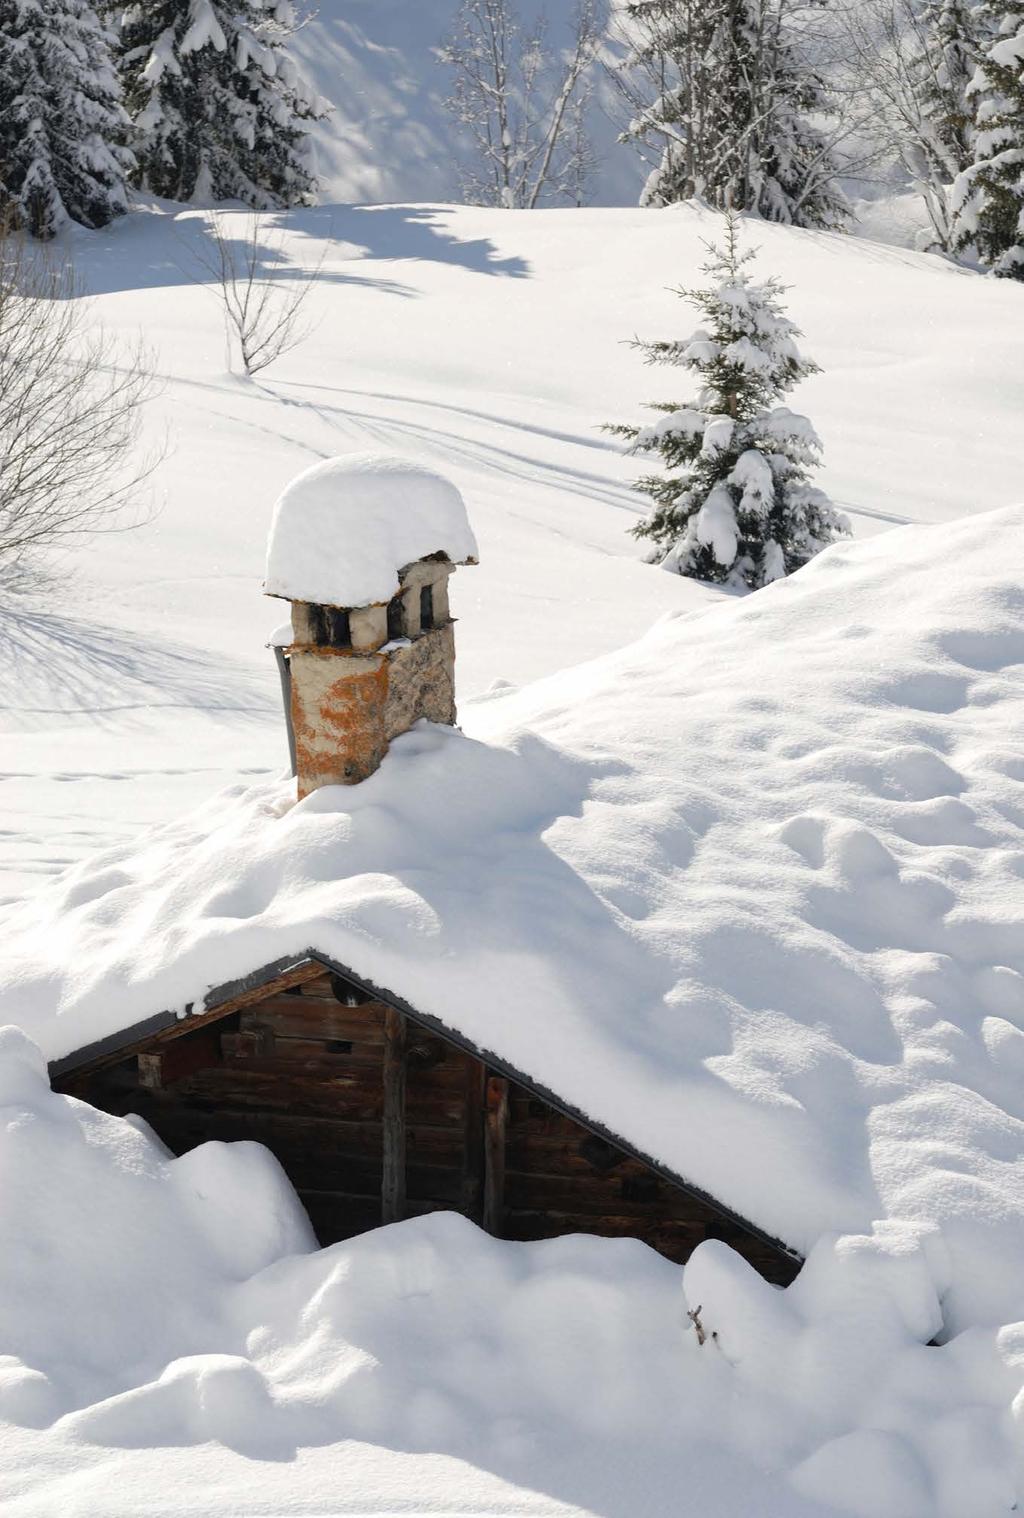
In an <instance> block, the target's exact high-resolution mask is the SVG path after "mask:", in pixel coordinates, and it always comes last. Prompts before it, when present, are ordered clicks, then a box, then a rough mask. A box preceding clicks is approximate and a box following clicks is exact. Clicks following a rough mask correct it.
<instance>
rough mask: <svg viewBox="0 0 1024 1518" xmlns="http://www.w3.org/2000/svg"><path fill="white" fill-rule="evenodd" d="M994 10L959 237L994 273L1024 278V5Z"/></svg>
mask: <svg viewBox="0 0 1024 1518" xmlns="http://www.w3.org/2000/svg"><path fill="white" fill-rule="evenodd" d="M986 11H987V14H988V16H989V17H990V18H991V21H992V23H993V30H994V31H995V37H994V40H993V41H991V42H990V43H989V45H988V47H987V49H986V51H985V53H984V56H983V57H982V60H981V63H980V65H979V67H978V69H977V71H976V73H975V75H974V78H973V79H972V80H971V83H970V86H969V93H970V97H971V99H972V101H973V104H974V162H973V163H972V164H971V165H970V166H969V167H968V168H967V169H965V171H964V172H963V173H962V174H961V175H960V176H959V178H958V179H957V181H956V184H955V186H954V189H953V209H954V217H955V227H956V241H957V246H958V248H960V249H964V248H967V247H969V246H970V245H971V244H973V245H974V247H975V248H976V249H977V251H978V255H979V257H980V258H981V261H982V263H983V264H984V265H985V267H986V268H988V269H990V270H991V272H992V273H993V274H997V275H1001V276H1003V277H1004V278H1009V279H1020V280H1024V4H1022V3H1021V0H991V3H990V4H989V5H988V6H987V7H986Z"/></svg>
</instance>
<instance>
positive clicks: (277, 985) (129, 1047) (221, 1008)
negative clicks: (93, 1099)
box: [53, 959, 323, 1091]
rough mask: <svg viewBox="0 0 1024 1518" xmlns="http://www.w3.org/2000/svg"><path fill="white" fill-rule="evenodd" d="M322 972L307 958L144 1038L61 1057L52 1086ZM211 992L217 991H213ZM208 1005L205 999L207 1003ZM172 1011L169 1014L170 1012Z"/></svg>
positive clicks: (158, 1044) (190, 1030)
mask: <svg viewBox="0 0 1024 1518" xmlns="http://www.w3.org/2000/svg"><path fill="white" fill-rule="evenodd" d="M322 974H323V967H322V965H321V964H320V963H319V961H315V960H311V959H307V960H304V961H303V962H302V963H301V964H298V965H295V966H293V967H292V968H291V969H290V970H285V971H283V972H282V973H281V974H280V975H276V976H273V977H271V978H269V979H268V980H267V981H266V982H265V983H264V984H263V985H262V986H253V987H247V988H246V989H245V990H241V991H237V992H236V993H235V994H234V995H232V996H230V997H228V998H227V999H225V1000H223V1001H219V1002H217V1003H216V1004H215V1005H213V1006H211V1007H209V1008H208V1010H206V1011H203V1012H189V1013H188V1014H187V1016H185V1017H179V1018H177V1019H176V1021H174V1022H172V1023H169V1024H168V1026H167V1027H166V1028H159V1029H157V1031H155V1032H153V1033H148V1034H146V1035H145V1036H144V1037H142V1038H136V1039H129V1040H128V1041H127V1042H126V1043H124V1044H120V1045H118V1046H116V1047H112V1048H109V1049H105V1050H104V1052H103V1053H102V1054H97V1055H95V1056H94V1057H93V1058H91V1059H85V1060H83V1062H82V1063H81V1064H80V1065H70V1064H67V1063H66V1062H64V1061H61V1062H60V1064H61V1066H62V1068H61V1070H60V1073H59V1074H56V1075H54V1077H53V1089H54V1090H55V1091H63V1090H64V1089H65V1085H64V1083H65V1082H69V1081H76V1082H77V1081H78V1080H80V1079H81V1078H82V1077H83V1076H89V1075H94V1074H96V1072H97V1071H99V1070H106V1069H109V1067H110V1066H111V1065H120V1064H123V1063H124V1061H125V1060H127V1059H131V1058H132V1056H133V1055H135V1054H139V1053H140V1052H143V1051H146V1052H148V1051H149V1050H152V1049H155V1048H159V1047H162V1046H163V1045H164V1044H167V1043H173V1042H174V1041H175V1040H176V1039H179V1038H189V1037H191V1035H192V1034H193V1033H195V1031H196V1029H197V1028H203V1027H208V1026H209V1025H210V1024H211V1023H218V1022H221V1021H222V1020H223V1019H224V1018H225V1017H230V1016H231V1015H232V1014H233V1013H235V1012H238V1011H240V1010H241V1009H242V1008H243V1007H250V1006H252V1005H253V1004H254V1003H255V1002H260V1001H264V1000H265V999H266V998H267V997H268V996H274V995H276V994H277V993H278V992H281V991H286V990H288V989H289V987H291V986H301V985H304V984H305V982H306V981H308V980H314V979H316V977H317V976H318V975H322ZM210 994H211V995H213V994H214V993H213V992H211V993H210ZM204 1006H205V1003H204ZM168 1015H169V1014H168Z"/></svg>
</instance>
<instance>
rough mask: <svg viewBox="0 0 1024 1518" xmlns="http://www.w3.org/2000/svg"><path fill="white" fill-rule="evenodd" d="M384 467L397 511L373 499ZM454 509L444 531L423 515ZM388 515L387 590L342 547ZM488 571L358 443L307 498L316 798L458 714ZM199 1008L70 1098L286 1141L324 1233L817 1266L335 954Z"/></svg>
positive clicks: (285, 507) (63, 1076)
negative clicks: (468, 1231) (454, 605)
mask: <svg viewBox="0 0 1024 1518" xmlns="http://www.w3.org/2000/svg"><path fill="white" fill-rule="evenodd" d="M379 478H383V479H385V480H386V482H387V486H388V497H387V498H388V501H389V502H390V507H389V509H390V510H391V512H392V514H393V518H392V519H389V520H385V519H384V518H383V517H381V515H380V511H379V510H378V509H377V508H376V507H375V509H374V511H373V512H371V511H369V506H370V505H371V504H373V503H374V501H375V499H376V497H375V495H374V492H375V490H376V487H377V483H379ZM396 482H397V483H396ZM399 485H400V490H399V488H398V487H399ZM439 502H440V506H439ZM438 512H439V513H440V514H439V516H438V517H437V521H438V525H437V528H436V544H435V540H434V539H433V538H431V537H430V533H431V531H432V530H433V529H431V528H428V527H424V523H428V522H430V521H431V518H432V514H435V513H438ZM374 524H376V527H377V528H379V533H378V536H379V537H380V539H381V542H382V543H383V544H384V545H385V550H386V552H389V553H392V554H393V560H392V559H387V558H385V560H384V561H383V562H382V563H381V564H379V565H377V566H376V568H375V571H374V574H375V576H376V578H375V579H374V580H373V583H374V585H377V586H378V587H379V588H380V589H381V590H382V591H386V593H387V597H388V599H386V600H384V599H381V598H380V596H377V597H376V598H374V596H373V595H371V594H370V590H369V588H367V587H361V586H360V585H358V584H357V585H356V587H355V589H353V588H352V586H351V583H350V577H348V576H347V573H343V572H342V571H344V569H345V563H346V544H347V543H348V542H349V540H350V539H351V538H352V537H353V536H354V535H356V534H359V535H361V536H362V538H364V539H365V537H366V534H367V532H369V531H370V530H371V529H372V528H374ZM410 524H411V525H410ZM385 529H386V530H385ZM410 534H412V535H411V536H410ZM311 535H312V538H313V539H315V541H316V544H317V548H316V552H310V551H309V550H310V539H311ZM425 538H426V539H428V540H429V541H428V542H425V541H424V539H425ZM403 545H404V546H403ZM416 545H418V546H416ZM365 546H366V545H365V542H364V543H363V549H364V550H365ZM428 547H429V548H430V549H432V550H433V551H424V550H425V549H426V548H428ZM417 553H418V554H419V555H420V556H419V557H418V558H416V557H414V554H417ZM362 557H363V558H365V557H366V555H365V552H364V553H363V555H362ZM475 562H476V544H475V540H474V539H473V536H472V533H471V531H470V528H469V523H468V519H467V518H466V514H465V505H464V503H463V501H462V498H461V496H460V495H459V493H458V491H457V490H456V489H455V487H454V486H452V485H450V484H449V483H448V482H447V481H444V480H442V479H441V478H440V477H439V476H437V475H435V474H434V473H433V472H431V471H427V470H422V469H419V468H418V467H417V466H414V465H410V464H408V463H406V462H405V461H402V460H393V459H384V460H382V461H381V460H375V459H372V458H368V457H365V456H363V455H353V456H351V457H349V458H341V459H336V460H329V461H326V462H324V463H322V464H318V465H315V466H314V467H313V468H312V469H311V470H308V471H307V472H306V473H305V474H304V475H301V476H300V477H299V479H298V480H296V481H294V482H293V484H292V485H291V486H289V487H288V489H287V490H286V491H285V493H284V495H283V496H282V497H281V499H280V501H279V502H278V504H277V507H276V508H275V513H274V525H273V528H272V530H271V541H270V546H269V550H268V571H267V582H266V587H265V588H266V590H267V593H268V594H270V595H274V596H278V597H281V598H282V599H285V600H287V601H289V602H290V603H291V621H290V624H289V627H288V629H287V632H286V634H285V638H284V642H283V643H282V644H281V647H280V648H279V658H280V660H281V663H282V677H283V683H284V689H285V696H286V710H287V714H288V721H289V731H290V738H291V752H292V754H293V757H294V771H295V775H296V795H297V796H298V797H304V796H308V795H309V794H310V793H311V792H313V791H315V790H316V789H317V788H318V787H320V786H324V785H356V784H360V783H361V782H362V781H364V780H365V779H366V778H367V777H368V776H369V775H371V774H373V772H374V771H375V770H376V769H377V768H378V767H379V765H380V764H381V762H382V761H383V759H384V756H385V754H386V753H387V750H388V745H389V743H390V742H391V741H392V740H393V739H394V738H395V737H396V736H397V735H398V734H399V733H403V732H405V731H407V730H408V729H409V728H411V727H412V726H413V724H414V723H416V722H417V721H419V720H420V719H426V720H428V721H430V722H434V723H449V724H451V723H454V722H455V700H454V692H455V638H454V623H453V620H452V618H451V615H450V612H449V605H448V581H449V578H450V576H451V574H452V572H453V571H454V568H455V565H456V564H457V563H475ZM296 565H297V566H299V568H298V569H296V567H295V566H296ZM336 572H337V573H336ZM371 578H372V577H371ZM368 584H369V582H368ZM363 590H365V594H363ZM346 597H347V599H346ZM188 1013H189V1015H187V1016H186V1017H184V1018H183V1019H178V1018H176V1017H175V1016H174V1015H173V1014H171V1013H167V1014H165V1015H162V1016H157V1017H155V1018H152V1019H150V1020H149V1022H148V1023H145V1024H140V1025H138V1026H136V1027H135V1028H134V1029H130V1030H128V1031H127V1032H125V1033H123V1034H120V1035H118V1036H117V1037H116V1038H114V1039H113V1040H108V1041H106V1042H105V1043H104V1044H102V1045H100V1046H94V1047H92V1048H89V1049H82V1050H80V1051H79V1053H78V1054H75V1055H72V1056H71V1057H70V1058H67V1059H64V1060H61V1061H59V1062H58V1064H57V1065H56V1066H54V1067H52V1071H51V1073H52V1075H53V1077H54V1084H55V1086H56V1088H57V1089H58V1090H61V1091H65V1092H69V1093H70V1094H72V1095H74V1096H77V1097H81V1098H83V1099H84V1100H86V1101H88V1102H91V1103H92V1104H93V1105H94V1106H96V1107H99V1108H102V1109H104V1110H105V1111H108V1112H112V1113H116V1114H125V1113H129V1112H134V1113H138V1114H140V1115H141V1116H142V1117H144V1118H145V1119H146V1120H147V1122H149V1124H150V1125H151V1126H152V1128H153V1129H154V1130H155V1131H156V1132H157V1133H158V1134H159V1136H160V1137H161V1138H162V1139H163V1141H164V1142H165V1143H166V1144H167V1145H168V1147H169V1148H170V1149H171V1150H173V1151H174V1152H175V1153H176V1154H181V1153H184V1152H185V1151H186V1150H189V1149H192V1148H194V1147H195V1146H196V1145H198V1144H202V1143H206V1142H208V1141H209V1140H211V1139H219V1140H237V1139H251V1140H255V1141H257V1142H259V1143H261V1144H264V1145H266V1147H267V1148H268V1149H269V1150H271V1151H272V1152H273V1154H275V1155H276V1156H277V1158H278V1160H279V1161H280V1163H281V1165H282V1167H283V1168H284V1170H285V1172H286V1173H287V1175H288V1176H289V1178H290V1179H291V1181H292V1183H293V1185H294V1186H295V1188H296V1190H297V1192H298V1194H299V1196H300V1197H301V1199H302V1201H303V1203H304V1205H305V1207H306V1210H307V1212H308V1213H309V1216H310V1219H311V1221H312V1223H313V1226H314V1228H315V1230H316V1233H317V1236H318V1238H319V1239H320V1242H321V1243H322V1244H330V1243H333V1242H334V1241H335V1240H338V1239H344V1238H349V1237H351V1236H352V1235H353V1234H357V1233H360V1232H362V1231H364V1230H365V1229H368V1228H373V1227H375V1226H377V1225H378V1224H380V1223H391V1222H395V1221H396V1220H398V1219H401V1218H404V1217H409V1216H415V1215H416V1214H419V1213H424V1212H430V1211H434V1210H437V1209H454V1210H456V1211H458V1212H461V1213H464V1214H465V1215H466V1216H467V1217H469V1218H472V1219H474V1220H475V1221H476V1222H478V1223H480V1224H481V1225H482V1226H483V1227H484V1228H486V1229H488V1230H489V1231H490V1232H491V1233H493V1234H495V1235H499V1236H501V1237H504V1238H510V1239H545V1238H552V1237H554V1236H557V1235H559V1234H565V1233H574V1232H585V1233H595V1234H603V1235H607V1236H610V1237H634V1238H638V1239H642V1240H644V1241H645V1242H646V1243H648V1244H650V1245H652V1246H653V1247H654V1248H655V1249H658V1250H660V1251H661V1252H662V1253H663V1254H664V1255H667V1256H668V1258H669V1259H672V1260H676V1261H683V1260H685V1259H686V1258H687V1257H688V1256H689V1254H690V1253H691V1251H692V1250H693V1248H694V1247H695V1246H696V1245H697V1244H699V1243H700V1242H701V1241H702V1240H704V1239H711V1238H714V1239H723V1240H725V1241H727V1242H728V1243H729V1244H731V1245H732V1247H733V1248H734V1249H736V1250H737V1251H739V1253H741V1254H743V1255H744V1256H745V1257H746V1258H747V1259H748V1260H749V1261H750V1262H751V1264H753V1265H754V1266H755V1267H756V1268H757V1269H758V1270H760V1271H761V1272H762V1273H763V1274H764V1275H765V1276H766V1277H767V1278H768V1279H769V1280H771V1281H775V1282H779V1283H780V1284H782V1283H785V1282H788V1281H790V1280H791V1279H792V1277H793V1276H794V1275H795V1273H796V1270H797V1268H798V1266H799V1263H800V1262H799V1259H798V1258H797V1256H795V1255H794V1254H793V1253H792V1252H791V1251H789V1250H787V1249H786V1248H785V1247H784V1246H783V1245H782V1244H781V1243H779V1242H778V1241H777V1240H774V1239H771V1238H769V1237H767V1236H766V1235H765V1234H764V1233H762V1232H761V1231H759V1230H758V1229H757V1228H755V1227H754V1226H753V1225H751V1224H749V1223H747V1222H744V1220H743V1219H741V1218H739V1217H737V1216H735V1214H733V1213H732V1212H730V1211H729V1209H728V1208H727V1207H726V1206H723V1205H722V1204H721V1203H719V1202H717V1201H716V1200H714V1199H713V1198H712V1197H709V1196H706V1195H705V1194H703V1193H702V1192H700V1191H699V1190H697V1189H696V1188H695V1187H693V1186H692V1185H690V1184H688V1182H687V1180H686V1178H685V1177H683V1176H679V1175H674V1174H672V1173H671V1172H670V1171H669V1170H667V1169H666V1168H665V1167H664V1166H663V1165H659V1164H658V1163H656V1162H655V1161H654V1160H653V1159H652V1158H651V1157H650V1156H648V1155H644V1154H642V1153H639V1152H638V1151H637V1150H636V1149H635V1148H634V1147H631V1145H630V1144H629V1142H628V1141H627V1140H626V1139H624V1138H623V1137H622V1136H621V1135H617V1134H614V1133H612V1132H610V1131H608V1130H607V1129H606V1128H604V1127H602V1126H601V1124H600V1123H598V1122H595V1121H593V1120H591V1119H590V1118H589V1117H588V1116H587V1115H586V1114H585V1113H583V1112H581V1111H579V1110H576V1109H575V1108H574V1107H573V1106H572V1105H571V1104H569V1103H568V1102H566V1101H564V1100H562V1099H561V1098H560V1096H559V1094H558V1092H556V1091H551V1090H547V1089H545V1088H544V1087H542V1086H540V1085H539V1084H538V1083H537V1082H536V1081H533V1080H531V1079H530V1078H529V1077H528V1076H527V1075H525V1074H524V1073H522V1072H521V1071H518V1070H515V1069H512V1068H511V1067H510V1066H509V1065H508V1064H507V1063H504V1062H503V1061H502V1060H501V1059H500V1058H498V1057H497V1056H496V1055H495V1054H494V1053H493V1052H491V1051H489V1050H487V1049H483V1048H478V1047H476V1046H474V1045H473V1044H472V1043H471V1042H470V1041H469V1040H468V1039H467V1038H465V1037H464V1036H462V1035H461V1034H460V1033H459V1032H458V1030H457V1028H456V1027H455V1026H453V1025H446V1024H443V1023H442V1022H441V1021H439V1020H438V1019H437V1018H436V1017H433V1016H427V1015H424V1014H422V1013H421V1012H419V1011H418V1010H417V1009H416V1008H415V1007H413V1006H411V1005H409V1004H408V1003H407V1002H406V1001H404V1000H403V999H402V998H401V997H400V996H398V995H396V994H393V993H392V992H389V991H384V990H381V989H380V988H377V987H374V986H372V985H369V984H367V983H366V982H365V981H362V980H360V979H359V977H358V976H357V975H355V974H353V973H352V972H351V971H350V970H349V969H347V968H346V967H345V966H343V965H339V964H335V963H333V962H332V961H331V960H330V959H329V958H328V957H326V956H325V955H324V954H322V953H319V952H318V951H317V950H315V949H310V950H308V951H307V952H306V953H304V954H303V955H301V956H300V957H299V958H297V959H296V960H293V961H290V962H278V963H276V964H271V965H268V966H266V967H265V968H262V969H257V968H255V967H254V971H253V973H252V974H251V975H250V976H249V977H248V978H247V979H246V980H245V981H244V982H240V983H237V984H234V985H229V986H223V987H221V988H220V989H219V990H216V991H212V992H210V993H209V994H208V995H207V996H206V998H205V1000H204V1003H203V1005H202V1007H201V1008H200V1009H199V1010H198V1011H196V1010H195V1009H194V1008H189V1009H188ZM454 1021H455V1019H454V1018H453V1023H454Z"/></svg>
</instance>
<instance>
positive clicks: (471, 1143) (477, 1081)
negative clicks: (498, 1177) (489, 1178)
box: [461, 1059, 487, 1223]
mask: <svg viewBox="0 0 1024 1518" xmlns="http://www.w3.org/2000/svg"><path fill="white" fill-rule="evenodd" d="M464 1079H465V1109H464V1112H463V1123H462V1146H463V1161H462V1199H461V1210H462V1211H463V1212H464V1213H465V1214H466V1216H467V1217H468V1218H472V1219H473V1221H474V1222H475V1223H479V1222H480V1220H481V1218H482V1217H483V1208H484V1102H485V1092H486V1087H487V1069H486V1067H485V1066H484V1065H483V1064H482V1063H481V1062H480V1060H478V1059H470V1060H467V1061H466V1068H465V1075H464Z"/></svg>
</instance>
